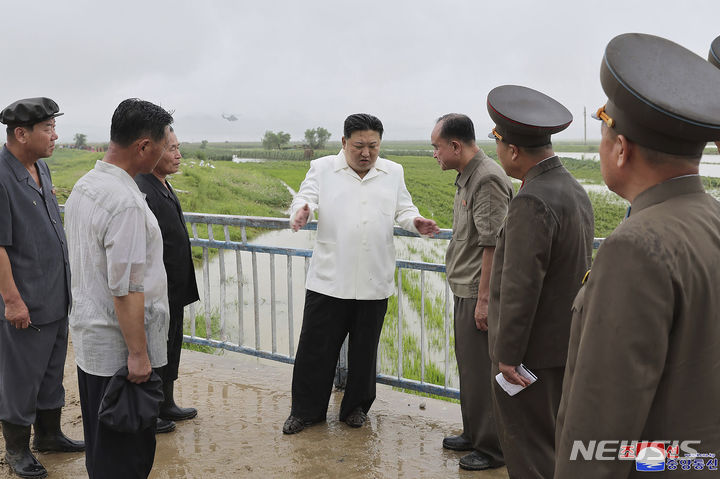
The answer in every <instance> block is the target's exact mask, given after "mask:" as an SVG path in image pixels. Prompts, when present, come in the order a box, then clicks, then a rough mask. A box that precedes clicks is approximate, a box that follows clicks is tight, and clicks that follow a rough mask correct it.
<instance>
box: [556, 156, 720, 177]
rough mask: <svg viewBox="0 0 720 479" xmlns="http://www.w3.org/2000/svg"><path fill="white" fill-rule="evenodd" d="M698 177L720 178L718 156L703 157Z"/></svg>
mask: <svg viewBox="0 0 720 479" xmlns="http://www.w3.org/2000/svg"><path fill="white" fill-rule="evenodd" d="M556 154H557V156H559V157H561V158H562V157H565V158H573V159H576V160H592V161H598V160H599V159H600V155H599V154H598V153H568V152H557V153H556ZM700 175H701V176H709V177H712V178H720V155H715V154H713V155H703V156H702V158H701V160H700Z"/></svg>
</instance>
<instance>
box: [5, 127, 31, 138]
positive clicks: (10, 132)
mask: <svg viewBox="0 0 720 479" xmlns="http://www.w3.org/2000/svg"><path fill="white" fill-rule="evenodd" d="M19 127H23V128H27V129H28V130H30V131H33V128H34V127H35V125H8V126H7V128H6V129H5V131H6V132H7V134H8V136H9V137H12V138H15V128H19Z"/></svg>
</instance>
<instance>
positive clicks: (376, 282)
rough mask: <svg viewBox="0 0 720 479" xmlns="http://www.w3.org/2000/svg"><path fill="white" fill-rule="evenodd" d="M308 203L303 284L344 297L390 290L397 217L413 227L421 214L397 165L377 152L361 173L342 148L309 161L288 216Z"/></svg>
mask: <svg viewBox="0 0 720 479" xmlns="http://www.w3.org/2000/svg"><path fill="white" fill-rule="evenodd" d="M305 204H308V206H309V207H310V210H311V216H310V219H312V218H313V216H312V214H313V213H314V212H315V211H317V212H318V232H317V240H316V243H315V248H314V250H313V255H312V258H311V259H310V268H309V270H308V275H307V280H306V287H307V289H309V290H311V291H315V292H317V293H322V294H325V295H328V296H332V297H335V298H342V299H384V298H387V297H389V296H390V295H392V294H393V291H394V282H393V273H394V271H395V248H394V246H393V227H394V224H395V222H397V223H398V224H399V225H400V226H401V227H403V228H404V229H406V230H408V231H412V232H417V229H416V228H415V226H414V225H413V220H414V219H415V218H416V217H417V216H420V213H419V212H418V209H417V208H416V207H415V205H413V202H412V198H411V197H410V193H409V192H408V190H407V187H406V186H405V178H404V175H403V168H402V166H401V165H399V164H397V163H395V162H392V161H390V160H386V159H384V158H378V159H377V162H376V163H375V166H373V167H372V168H371V169H370V170H369V171H368V172H367V174H366V175H365V177H364V178H360V176H359V175H358V174H357V173H356V172H355V171H354V170H353V169H352V168H350V167H349V166H348V164H347V161H346V160H345V154H344V151H340V153H338V154H337V155H333V156H325V157H323V158H318V159H317V160H313V161H312V162H310V170H309V171H308V173H307V175H306V176H305V180H304V181H303V183H302V185H300V191H299V192H298V193H297V195H295V198H294V199H293V202H292V205H291V207H290V220H291V222H292V220H293V219H294V217H295V215H296V214H297V212H298V210H300V209H301V208H302V207H303V206H305Z"/></svg>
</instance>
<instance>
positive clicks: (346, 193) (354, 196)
mask: <svg viewBox="0 0 720 479" xmlns="http://www.w3.org/2000/svg"><path fill="white" fill-rule="evenodd" d="M343 134H344V136H343V138H342V145H343V149H342V150H341V151H340V153H338V154H337V155H331V156H325V157H323V158H318V159H317V160H314V161H312V162H311V163H310V170H309V171H308V173H307V175H306V176H305V180H304V181H303V183H302V185H301V186H300V191H299V192H298V194H297V195H296V196H295V199H294V200H293V203H292V206H291V208H290V211H291V214H290V224H291V226H292V228H293V230H294V231H297V230H298V229H300V228H302V227H303V226H305V224H306V223H307V221H308V219H309V218H311V216H312V215H313V214H314V213H315V211H318V212H319V214H320V219H319V222H318V232H317V241H316V244H315V249H314V250H313V256H312V259H311V261H310V268H309V270H308V275H307V281H306V288H307V291H306V295H305V311H304V315H303V325H302V331H301V333H300V343H299V345H298V351H297V356H296V357H295V367H294V370H293V381H292V409H291V411H290V416H289V417H288V418H287V420H286V421H285V424H284V426H283V432H284V433H285V434H295V433H297V432H300V431H302V430H303V429H304V428H305V427H306V426H309V425H310V424H314V423H317V422H321V421H324V420H325V417H326V414H327V407H328V401H329V400H330V393H331V391H332V384H333V376H334V372H335V364H336V362H337V358H338V354H339V353H340V348H341V347H342V343H343V341H344V339H345V336H346V335H348V334H349V347H348V363H349V364H348V379H347V386H346V389H345V395H344V397H343V401H342V405H341V407H340V415H339V416H340V420H341V421H344V422H345V423H347V424H348V425H349V426H351V427H360V426H362V425H363V424H364V422H365V420H366V418H367V412H368V410H369V409H370V406H371V405H372V403H373V401H374V400H375V375H376V371H375V369H376V368H375V366H376V362H377V359H376V357H377V347H378V341H379V339H380V332H381V330H382V325H383V320H384V318H385V312H386V310H387V298H388V297H389V296H390V295H391V294H392V293H393V291H394V282H393V273H394V271H395V250H394V247H393V226H394V224H395V222H397V223H398V224H399V225H400V226H402V227H403V228H405V229H406V230H409V231H413V232H418V233H420V234H423V235H432V234H435V233H438V232H439V229H438V227H437V225H436V224H435V222H434V221H433V220H429V219H426V218H423V217H422V216H420V213H419V212H418V209H417V208H416V207H415V205H413V203H412V198H411V197H410V193H409V192H408V190H407V187H406V186H405V179H404V175H403V168H402V166H400V165H399V164H397V163H394V162H392V161H389V160H386V159H384V158H378V154H379V153H380V141H381V139H382V134H383V126H382V123H381V122H380V120H379V119H378V118H376V117H374V116H372V115H367V114H364V113H359V114H354V115H350V116H349V117H347V119H346V120H345V125H344V130H343Z"/></svg>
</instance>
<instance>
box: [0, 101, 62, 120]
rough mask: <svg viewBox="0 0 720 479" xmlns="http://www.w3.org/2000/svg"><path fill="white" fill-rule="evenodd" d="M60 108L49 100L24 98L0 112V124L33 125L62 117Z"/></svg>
mask: <svg viewBox="0 0 720 479" xmlns="http://www.w3.org/2000/svg"><path fill="white" fill-rule="evenodd" d="M59 111H60V108H59V107H58V105H57V103H55V102H54V101H52V100H51V99H50V98H45V97H38V98H25V99H23V100H18V101H16V102H15V103H12V104H10V105H8V106H7V107H5V109H4V110H3V111H2V112H0V123H4V124H5V125H16V126H23V125H34V124H35V123H39V122H41V121H43V120H47V119H48V118H55V117H56V116H60V115H62V113H58V112H59Z"/></svg>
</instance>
